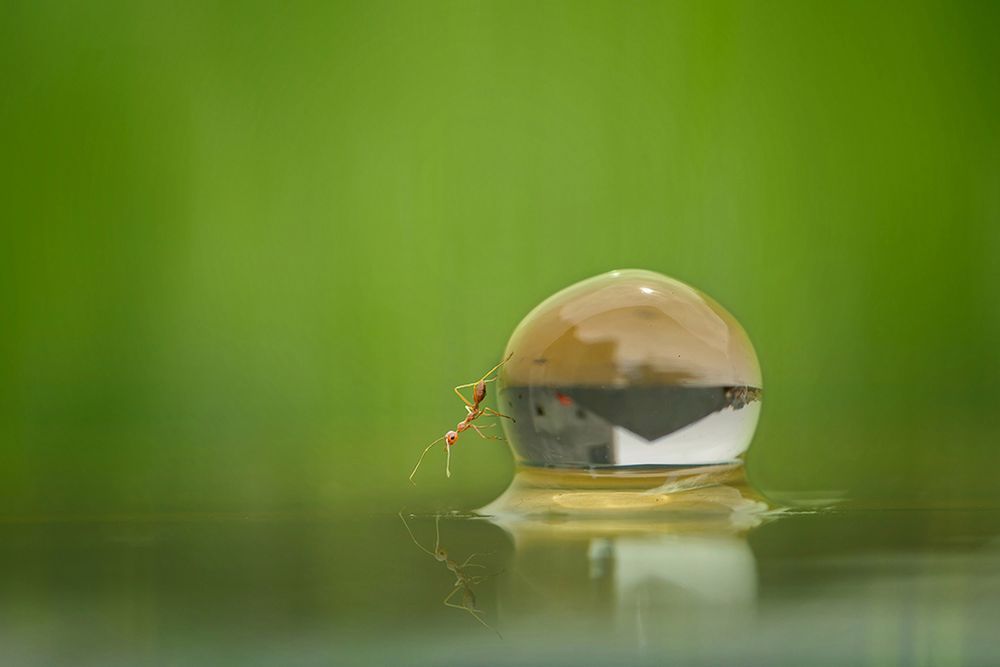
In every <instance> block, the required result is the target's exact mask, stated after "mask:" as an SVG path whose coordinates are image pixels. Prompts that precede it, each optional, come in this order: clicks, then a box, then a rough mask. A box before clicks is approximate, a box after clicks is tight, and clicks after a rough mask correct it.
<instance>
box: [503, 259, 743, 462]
mask: <svg viewBox="0 0 1000 667" xmlns="http://www.w3.org/2000/svg"><path fill="white" fill-rule="evenodd" d="M507 354H510V355H511V359H510V361H509V362H508V363H507V364H506V365H505V366H504V367H503V368H502V369H501V371H500V379H499V383H498V396H499V405H500V409H501V411H502V412H506V413H507V414H509V415H511V416H513V417H514V418H515V419H516V422H509V421H508V420H502V421H503V422H504V428H505V430H506V434H507V438H508V440H509V441H510V444H511V447H512V448H513V450H514V455H515V458H516V459H517V461H518V463H519V464H520V465H521V466H527V467H535V468H562V469H575V470H581V469H583V470H590V471H600V470H612V471H614V470H627V469H648V468H655V467H676V466H706V465H718V464H727V463H733V462H738V461H740V458H741V456H742V455H743V454H744V452H745V451H746V450H747V448H748V447H749V445H750V441H751V439H752V438H753V433H754V429H755V428H756V425H757V419H758V416H759V413H760V404H761V374H760V366H759V365H758V362H757V355H756V354H755V352H754V349H753V345H752V344H751V343H750V339H749V338H748V337H747V334H746V332H745V331H744V330H743V328H742V327H741V326H740V325H739V323H738V322H737V321H736V319H735V318H733V316H732V315H730V314H729V313H728V312H727V311H726V310H725V309H724V308H723V307H722V306H720V305H719V304H717V303H716V302H715V301H713V300H712V299H711V298H709V297H708V296H706V295H704V294H702V293H701V292H699V291H698V290H696V289H694V288H692V287H690V286H688V285H685V284H684V283H682V282H680V281H677V280H674V279H672V278H668V277H666V276H663V275H661V274H658V273H654V272H651V271H642V270H623V271H613V272H611V273H607V274H603V275H600V276H596V277H594V278H590V279H588V280H584V281H582V282H580V283H577V284H575V285H572V286H571V287H568V288H566V289H564V290H562V291H560V292H558V293H557V294H555V295H553V296H552V297H550V298H548V299H546V300H545V301H544V302H542V303H541V304H540V305H539V306H538V307H536V308H535V309H534V310H532V311H531V312H530V313H529V314H528V315H527V317H525V318H524V320H523V321H522V322H521V323H520V324H519V325H518V327H517V329H515V331H514V333H513V335H512V336H511V338H510V342H509V343H508V344H507V351H506V353H505V355H504V356H507Z"/></svg>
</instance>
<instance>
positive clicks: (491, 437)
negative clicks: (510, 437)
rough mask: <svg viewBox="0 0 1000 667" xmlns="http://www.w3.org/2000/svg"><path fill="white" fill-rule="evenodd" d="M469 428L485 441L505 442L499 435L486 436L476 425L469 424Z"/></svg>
mask: <svg viewBox="0 0 1000 667" xmlns="http://www.w3.org/2000/svg"><path fill="white" fill-rule="evenodd" d="M469 426H471V427H472V430H473V431H475V432H476V433H478V434H479V437H480V438H482V439H483V440H503V438H501V437H500V436H498V435H486V434H485V433H483V432H482V431H481V430H479V427H478V426H476V425H475V424H469Z"/></svg>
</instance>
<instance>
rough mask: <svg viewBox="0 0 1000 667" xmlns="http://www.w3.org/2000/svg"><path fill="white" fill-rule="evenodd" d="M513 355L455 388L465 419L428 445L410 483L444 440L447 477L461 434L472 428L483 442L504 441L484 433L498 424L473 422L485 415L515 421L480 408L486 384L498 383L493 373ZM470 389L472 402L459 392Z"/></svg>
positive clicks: (491, 410)
mask: <svg viewBox="0 0 1000 667" xmlns="http://www.w3.org/2000/svg"><path fill="white" fill-rule="evenodd" d="M513 355H514V353H513V352H511V353H510V354H508V355H507V358H506V359H504V360H503V361H501V362H500V363H499V364H497V365H496V366H494V367H493V368H491V369H490V370H489V372H488V373H486V375H484V376H483V377H481V378H479V379H478V380H476V381H475V382H470V383H468V384H460V385H458V386H457V387H455V393H456V394H458V397H459V398H460V399H462V402H463V403H465V412H466V414H465V419H463V420H462V421H460V422H458V425H457V426H455V430H454V431H448V432H447V433H445V434H444V435H443V436H441V437H440V438H438V439H437V440H435V441H434V442H432V443H431V444H429V445H427V447H426V448H424V451H423V453H422V454H420V458H419V459H418V460H417V465H415V466H414V467H413V472H411V473H410V482H411V483H413V476H414V475H416V474H417V468H419V467H420V464H421V463H422V462H423V460H424V455H425V454H427V452H428V451H429V450H430V448H431V447H433V446H434V445H436V444H437V443H439V442H441V441H442V440H444V450H445V453H446V454H447V455H448V457H447V459H446V462H445V468H444V470H445V475H447V476H448V477H451V446H452V445H454V444H455V442H457V441H458V434H459V433H461V432H462V431H466V430H468V429H470V428H471V429H472V430H473V431H475V432H476V433H478V434H479V437H480V438H482V439H483V440H503V438H501V437H499V436H496V435H486V434H485V433H483V431H482V429H484V428H490V427H493V426H496V424H489V425H488V426H481V427H480V426H477V425H476V424H473V423H472V422H474V421H475V420H476V419H478V418H479V417H482V416H483V415H484V414H485V415H491V416H494V417H504V418H506V419H509V420H511V421H514V418H513V417H510V416H508V415H505V414H503V413H500V412H497V411H496V410H494V409H492V408H487V407H480V404H481V403H482V402H483V401H484V400H485V399H486V383H487V382H495V381H496V378H490V375H492V374H493V373H495V372H496V370H497V369H498V368H500V367H501V366H503V365H504V364H505V363H507V362H508V361H510V358H511V357H512V356H513ZM487 378H489V379H487ZM468 387H473V390H472V400H471V401H470V400H469V399H467V398H466V397H465V396H464V395H463V394H462V392H461V391H459V389H466V388H468Z"/></svg>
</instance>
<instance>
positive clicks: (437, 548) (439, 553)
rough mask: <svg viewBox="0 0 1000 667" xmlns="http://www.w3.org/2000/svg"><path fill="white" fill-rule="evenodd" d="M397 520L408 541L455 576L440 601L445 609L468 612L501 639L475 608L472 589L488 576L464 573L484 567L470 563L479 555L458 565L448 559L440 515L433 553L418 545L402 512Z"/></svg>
mask: <svg viewBox="0 0 1000 667" xmlns="http://www.w3.org/2000/svg"><path fill="white" fill-rule="evenodd" d="M399 518H400V520H401V521H402V522H403V526H404V527H405V528H406V532H407V533H409V534H410V539H411V540H413V543H414V544H416V545H417V548H419V549H420V550H421V551H423V552H424V553H427V554H430V555H431V556H432V557H433V558H434V560H436V561H438V562H439V563H444V566H445V567H446V568H448V570H449V571H450V572H451V573H452V574H454V575H455V583H454V584H453V585H452V588H451V592H450V593H448V595H446V596H445V598H444V600H442V602H443V603H444V605H445V606H446V607H453V608H455V609H462V610H463V611H467V612H469V615H470V616H472V617H473V618H474V619H476V620H477V621H479V622H480V623H481V624H482V625H483V627H485V628H488V629H490V630H492V631H493V632H496V633H497V636H498V637H500V639H503V635H501V634H500V633H499V632H498V631H497V630H496V628H494V627H492V626H491V625H490V624H489V623H487V622H486V621H484V620H483V618H482V613H483V612H482V610H481V609H477V608H476V594H475V593H473V592H472V587H473V586H474V585H475V584H478V583H481V582H482V581H484V580H485V579H486V577H487V576H488V575H485V574H478V575H470V574H468V573H467V572H465V570H467V569H468V568H470V567H481V568H485V567H486V566H485V565H480V564H479V563H473V562H471V561H472V559H473V558H475V557H476V556H479V555H480V554H478V553H474V554H471V555H470V556H469V557H468V558H466V559H465V560H464V561H462V562H461V563H458V562H456V561H453V560H452V559H450V558H448V552H447V551H446V550H445V548H444V547H442V546H441V516H440V515H436V516H435V517H434V550H433V551H431V550H430V549H428V548H427V547H425V546H424V545H422V544H420V542H418V541H417V538H416V537H415V536H414V535H413V531H412V530H411V529H410V524H408V523H406V519H405V518H403V513H402V512H400V513H399ZM459 591H461V592H462V604H455V603H454V602H452V601H451V599H452V598H453V597H455V594H456V593H458V592H459Z"/></svg>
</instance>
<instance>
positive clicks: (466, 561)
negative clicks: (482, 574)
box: [459, 552, 486, 568]
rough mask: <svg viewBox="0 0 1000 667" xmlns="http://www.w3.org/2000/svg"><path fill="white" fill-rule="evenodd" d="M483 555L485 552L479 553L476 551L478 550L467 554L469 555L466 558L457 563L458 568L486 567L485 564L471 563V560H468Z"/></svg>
mask: <svg viewBox="0 0 1000 667" xmlns="http://www.w3.org/2000/svg"><path fill="white" fill-rule="evenodd" d="M483 555H485V554H481V553H478V552H477V553H474V554H469V557H468V558H466V559H465V560H464V561H462V564H461V565H459V567H460V568H462V567H486V566H485V565H480V564H479V563H472V562H470V561H471V560H472V559H473V558H475V557H476V556H483Z"/></svg>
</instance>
